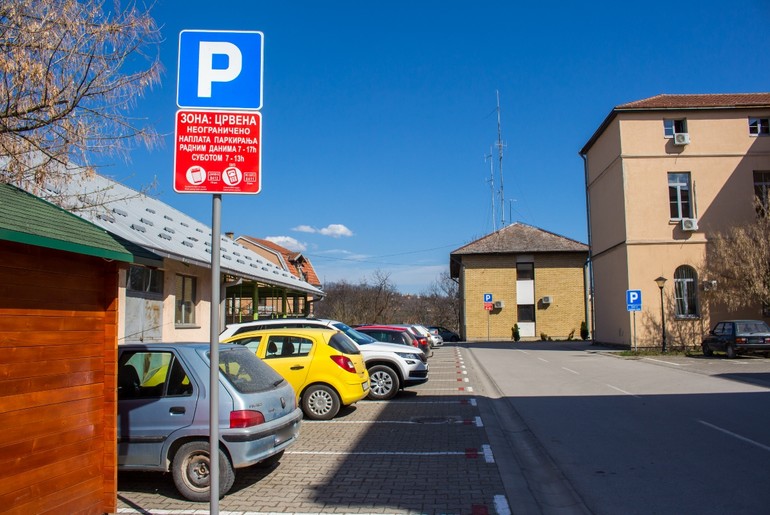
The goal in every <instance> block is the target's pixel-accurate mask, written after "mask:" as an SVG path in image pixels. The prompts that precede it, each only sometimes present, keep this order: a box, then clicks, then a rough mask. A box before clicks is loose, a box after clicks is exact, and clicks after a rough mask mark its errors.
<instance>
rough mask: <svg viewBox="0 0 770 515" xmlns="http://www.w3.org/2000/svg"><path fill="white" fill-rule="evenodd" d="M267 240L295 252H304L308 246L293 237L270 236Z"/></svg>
mask: <svg viewBox="0 0 770 515" xmlns="http://www.w3.org/2000/svg"><path fill="white" fill-rule="evenodd" d="M265 239H266V240H267V241H272V242H273V243H275V244H277V245H280V246H281V247H285V248H287V249H289V250H293V251H295V252H304V251H305V250H307V245H305V244H304V243H302V242H301V241H298V240H296V239H294V238H292V237H291V236H268V237H267V238H265Z"/></svg>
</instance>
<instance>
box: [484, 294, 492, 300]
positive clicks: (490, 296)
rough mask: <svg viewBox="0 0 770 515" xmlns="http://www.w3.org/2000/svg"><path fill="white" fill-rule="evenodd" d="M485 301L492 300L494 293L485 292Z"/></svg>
mask: <svg viewBox="0 0 770 515" xmlns="http://www.w3.org/2000/svg"><path fill="white" fill-rule="evenodd" d="M484 302H492V294H491V293H485V294H484Z"/></svg>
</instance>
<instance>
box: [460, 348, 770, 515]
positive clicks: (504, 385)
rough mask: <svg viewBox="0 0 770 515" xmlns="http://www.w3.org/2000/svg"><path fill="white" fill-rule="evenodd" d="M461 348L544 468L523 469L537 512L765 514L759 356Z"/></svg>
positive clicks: (767, 402)
mask: <svg viewBox="0 0 770 515" xmlns="http://www.w3.org/2000/svg"><path fill="white" fill-rule="evenodd" d="M468 346H469V347H471V355H472V357H473V359H475V360H476V361H477V363H478V367H479V368H480V369H481V370H483V371H484V372H485V373H486V374H485V375H486V376H487V377H489V378H490V380H491V381H493V382H494V385H495V387H496V389H497V390H498V392H499V394H500V396H501V398H502V399H504V400H505V401H506V403H507V406H506V408H507V410H509V411H510V413H514V414H515V415H516V417H517V418H518V421H519V423H520V424H522V425H521V427H522V428H523V429H522V432H521V434H522V437H523V438H524V439H525V440H529V441H528V443H527V444H526V448H528V449H531V450H532V451H531V453H532V454H534V455H535V456H536V457H540V462H541V463H542V465H543V467H544V468H545V469H547V470H550V473H549V474H548V476H547V477H546V479H547V481H549V482H550V486H549V488H550V491H549V490H546V489H544V488H541V487H540V482H539V478H538V477H537V476H536V474H533V473H531V471H532V470H534V467H532V468H530V469H528V470H525V472H524V473H525V478H526V480H527V483H528V484H529V486H530V489H531V490H532V491H533V492H534V493H535V495H536V497H537V498H538V505H539V508H540V509H541V511H542V512H543V513H562V512H563V511H564V509H563V507H562V506H563V505H567V506H569V509H570V510H572V511H577V510H581V509H582V510H584V511H586V512H590V513H595V514H620V513H622V514H637V513H638V514H650V513H661V514H668V513H670V514H689V513H698V514H711V513H713V514H725V513H741V514H753V513H756V514H767V513H770V488H768V484H770V431H768V427H770V391H769V390H768V387H770V380H769V379H770V360H767V359H764V358H742V359H738V360H726V359H724V358H719V357H717V358H712V359H705V358H687V357H684V356H679V357H670V356H663V357H654V358H646V359H621V358H618V357H614V356H613V355H612V353H602V352H597V349H594V348H592V347H589V346H586V345H585V344H583V343H563V344H560V343H550V342H549V343H531V344H521V343H517V344H515V345H514V344H511V343H501V344H495V343H490V344H483V343H482V344H469V345H468ZM509 442H513V439H511V438H509ZM515 446H516V444H515V442H514V443H511V447H514V448H515ZM519 454H521V452H519ZM554 493H555V497H556V498H558V499H560V501H561V503H560V504H555V503H553V502H551V501H550V499H551V498H552V496H553V494H554ZM570 495H572V496H573V497H572V501H573V502H571V503H567V504H565V503H566V501H568V500H569V499H570ZM581 504H582V506H581ZM515 512H516V511H515V509H514V513H515Z"/></svg>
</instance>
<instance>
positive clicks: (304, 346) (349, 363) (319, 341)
mask: <svg viewBox="0 0 770 515" xmlns="http://www.w3.org/2000/svg"><path fill="white" fill-rule="evenodd" d="M221 343H236V344H240V345H245V346H246V347H248V348H249V349H251V350H252V351H253V352H254V353H255V354H256V355H257V357H259V358H261V359H263V360H264V362H265V363H267V364H268V365H270V366H271V367H272V368H273V369H274V370H275V371H276V372H278V373H279V374H281V375H282V376H283V378H284V379H286V380H287V381H288V382H289V383H290V384H291V385H292V386H293V387H294V391H295V392H297V400H298V402H299V405H300V406H301V407H302V411H303V412H304V413H305V416H306V417H307V418H310V419H315V420H329V419H331V418H334V416H335V415H336V414H337V412H339V410H340V406H343V405H344V406H347V405H349V404H353V403H354V402H356V401H359V400H361V399H363V398H364V397H366V396H367V394H368V393H369V372H367V370H366V365H365V364H364V359H363V357H362V356H361V351H360V350H359V349H358V346H357V345H356V344H355V343H354V342H353V341H352V340H351V339H350V338H348V337H347V336H346V335H345V334H344V333H342V332H340V331H337V330H334V329H304V328H292V329H262V330H259V331H250V332H246V333H241V334H239V335H237V336H233V337H232V338H227V339H225V340H223V341H222V342H221Z"/></svg>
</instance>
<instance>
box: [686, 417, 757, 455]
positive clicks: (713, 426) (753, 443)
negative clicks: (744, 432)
mask: <svg viewBox="0 0 770 515" xmlns="http://www.w3.org/2000/svg"><path fill="white" fill-rule="evenodd" d="M698 422H700V423H701V424H703V425H704V426H708V427H710V428H712V429H716V430H717V431H721V432H723V433H724V434H726V435H730V436H732V437H733V438H737V439H738V440H742V441H744V442H746V443H750V444H751V445H756V446H757V447H759V448H760V449H764V450H765V451H768V452H770V447H768V446H767V445H765V444H761V443H759V442H755V441H754V440H752V439H750V438H746V437H745V436H741V435H739V434H737V433H733V432H732V431H728V430H727V429H724V428H721V427H719V426H715V425H714V424H709V423H708V422H706V421H705V420H699V421H698Z"/></svg>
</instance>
